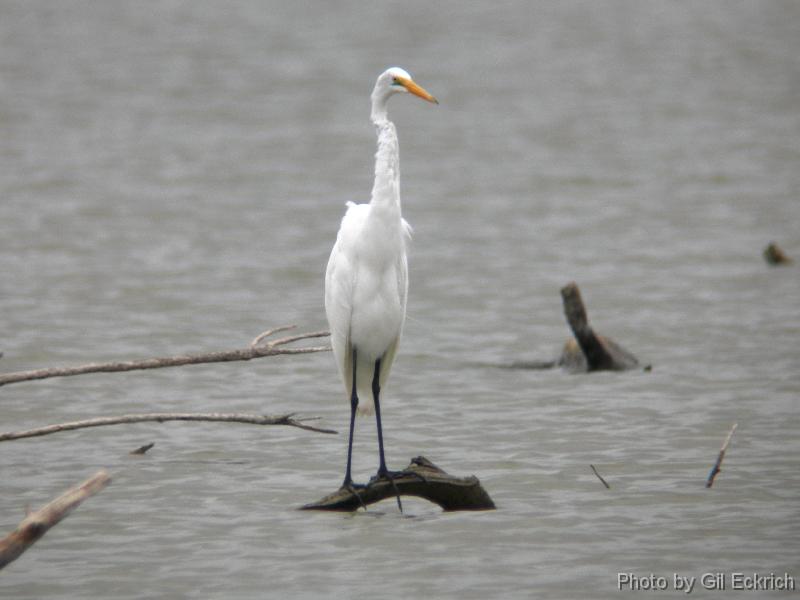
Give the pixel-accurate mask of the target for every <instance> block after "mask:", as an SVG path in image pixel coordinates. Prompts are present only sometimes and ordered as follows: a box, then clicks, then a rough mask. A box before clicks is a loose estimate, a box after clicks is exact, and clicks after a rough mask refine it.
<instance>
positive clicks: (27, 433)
mask: <svg viewBox="0 0 800 600" xmlns="http://www.w3.org/2000/svg"><path fill="white" fill-rule="evenodd" d="M293 417H294V413H290V414H288V415H280V416H270V415H253V414H242V413H143V414H131V415H120V416H117V417H95V418H93V419H85V420H83V421H71V422H69V423H58V424H56V425H47V426H46V427H37V428H35V429H27V430H24V431H9V432H6V433H0V442H9V441H11V440H20V439H23V438H30V437H38V436H40V435H49V434H51V433H59V432H61V431H72V430H74V429H83V428H85V427H101V426H104V425H129V424H131V423H146V422H152V423H163V422H165V421H212V422H217V423H245V424H247V425H287V426H289V427H298V428H300V429H306V430H308V431H316V432H317V433H338V432H336V431H334V430H332V429H322V428H320V427H313V426H312V425H307V424H305V423H304V422H303V419H295V418H293Z"/></svg>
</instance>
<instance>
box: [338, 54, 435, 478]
mask: <svg viewBox="0 0 800 600" xmlns="http://www.w3.org/2000/svg"><path fill="white" fill-rule="evenodd" d="M407 92H410V93H412V94H414V95H416V96H418V97H420V98H422V99H424V100H427V101H428V102H433V103H436V104H438V103H439V102H438V100H436V98H434V97H433V96H432V95H431V94H429V93H428V92H427V91H425V90H424V89H423V88H422V87H420V86H419V85H417V84H416V83H414V81H413V80H412V79H411V76H410V75H409V74H408V73H407V72H406V71H404V70H403V69H400V68H398V67H392V68H391V69H388V70H386V71H384V72H383V73H381V75H380V76H379V77H378V80H377V81H376V82H375V88H374V89H373V90H372V113H371V119H372V123H373V124H374V125H375V129H376V131H377V134H378V150H377V152H376V153H375V182H374V184H373V186H372V196H371V199H370V202H369V204H355V203H354V202H348V203H347V212H346V213H345V215H344V218H342V223H341V226H340V227H339V233H338V235H337V237H336V243H335V244H334V246H333V250H331V256H330V258H329V259H328V267H327V270H326V272H325V313H326V315H327V317H328V325H329V326H330V330H331V345H332V347H333V355H334V358H335V360H336V364H337V366H338V368H339V375H340V376H341V378H342V382H343V383H344V387H345V390H346V393H347V397H348V398H349V400H350V435H349V439H348V442H347V470H346V471H345V476H344V483H343V486H345V487H352V481H353V480H352V475H351V463H352V455H353V430H354V428H355V416H356V412H357V411H358V412H361V413H371V412H372V408H373V406H374V409H375V419H376V422H377V428H378V452H379V460H380V462H379V466H378V473H377V477H378V478H380V477H388V478H390V479H391V473H390V472H389V471H388V469H387V468H386V458H385V455H384V451H383V430H382V428H381V409H380V393H381V389H383V386H384V384H385V383H386V379H387V377H388V376H389V370H390V369H391V366H392V362H393V361H394V356H395V353H396V352H397V344H398V342H399V341H400V334H401V332H402V329H403V322H404V321H405V317H406V298H407V296H408V259H407V257H406V245H407V243H408V242H409V240H410V238H411V227H410V226H409V224H408V223H407V222H406V220H405V219H403V217H402V214H401V212H400V159H399V151H398V144H397V131H396V130H395V126H394V123H392V122H391V121H390V120H389V118H388V116H387V110H386V104H387V102H388V100H389V98H390V97H391V96H392V95H394V94H397V93H407ZM359 396H360V397H361V406H360V408H359Z"/></svg>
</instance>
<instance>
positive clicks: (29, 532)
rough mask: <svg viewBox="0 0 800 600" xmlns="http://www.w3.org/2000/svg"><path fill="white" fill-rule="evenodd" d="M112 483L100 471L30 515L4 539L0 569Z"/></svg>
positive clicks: (107, 476) (103, 472)
mask: <svg viewBox="0 0 800 600" xmlns="http://www.w3.org/2000/svg"><path fill="white" fill-rule="evenodd" d="M110 482H111V477H110V476H109V475H108V473H106V472H105V471H98V472H97V473H95V474H94V475H93V476H92V477H90V478H89V479H87V480H86V481H84V482H83V483H81V484H80V485H78V486H75V487H74V488H72V489H70V490H68V491H66V492H64V493H63V494H61V495H60V496H59V497H58V498H56V499H55V500H53V501H52V502H50V503H49V504H47V505H46V506H44V507H42V508H40V509H39V510H37V511H35V512H32V513H30V514H29V515H28V516H27V517H25V518H24V519H23V520H22V522H20V524H19V525H18V526H17V528H16V529H15V530H14V531H12V532H11V533H9V534H8V535H7V536H6V537H5V538H3V539H0V569H2V568H3V567H5V566H6V565H7V564H8V563H10V562H11V561H13V560H16V559H17V558H19V557H20V555H22V553H23V552H25V551H26V550H27V549H28V548H30V547H31V546H32V545H33V544H35V543H36V542H37V541H38V540H39V539H40V538H41V537H42V536H43V535H44V534H45V533H47V531H48V530H49V529H50V528H51V527H53V526H54V525H56V524H57V523H58V522H59V521H61V520H62V519H63V518H64V517H66V516H67V515H68V514H69V513H70V512H72V511H73V510H74V509H75V508H77V507H78V505H79V504H80V503H81V502H83V501H84V500H86V499H87V498H89V497H91V496H93V495H95V494H96V493H97V492H99V491H100V490H102V489H103V488H105V487H106V486H107V485H108V484H109V483H110Z"/></svg>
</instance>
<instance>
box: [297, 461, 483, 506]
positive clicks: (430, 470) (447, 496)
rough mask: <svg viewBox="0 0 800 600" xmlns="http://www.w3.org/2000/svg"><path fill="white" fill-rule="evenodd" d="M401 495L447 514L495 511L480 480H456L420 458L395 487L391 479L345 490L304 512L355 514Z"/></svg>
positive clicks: (397, 480) (411, 464) (457, 478)
mask: <svg viewBox="0 0 800 600" xmlns="http://www.w3.org/2000/svg"><path fill="white" fill-rule="evenodd" d="M398 494H399V495H400V496H417V497H419V498H424V499H425V500H428V501H430V502H433V503H434V504H438V505H439V506H441V507H442V509H444V510H446V511H455V510H491V509H493V508H495V505H494V502H493V501H492V499H491V498H490V497H489V494H488V493H486V490H484V489H483V486H481V483H480V481H478V478H477V477H475V476H474V475H473V476H471V477H454V476H452V475H449V474H447V473H445V472H444V471H443V470H442V469H440V468H439V467H437V466H436V465H435V464H433V463H432V462H431V461H429V460H428V459H427V458H425V457H423V456H418V457H417V458H414V459H412V460H411V463H410V464H409V465H408V467H406V468H405V469H404V470H403V471H402V474H401V475H400V476H399V477H395V478H394V484H393V483H392V481H390V480H389V479H378V480H371V481H370V482H369V483H368V484H367V485H366V487H363V488H357V489H355V490H353V489H347V488H344V487H342V488H339V489H338V490H337V491H335V492H334V493H332V494H330V495H328V496H325V497H324V498H322V499H321V500H318V501H317V502H312V503H311V504H306V505H305V506H303V507H301V510H329V511H344V512H352V511H355V510H358V509H359V508H360V507H362V506H363V507H364V508H366V506H367V505H369V504H374V503H375V502H380V501H381V500H385V499H386V498H395V497H396V496H397V495H398Z"/></svg>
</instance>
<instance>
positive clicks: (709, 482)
mask: <svg viewBox="0 0 800 600" xmlns="http://www.w3.org/2000/svg"><path fill="white" fill-rule="evenodd" d="M738 426H739V424H738V423H734V424H733V427H731V430H730V431H729V432H728V435H727V437H726V438H725V441H724V442H722V448H720V449H719V454H718V455H717V460H716V462H715V463H714V466H713V467H711V472H710V473H709V474H708V478H707V479H706V487H707V488H710V487H711V486H712V485H714V478H715V477H716V476H717V473H719V472H720V471H721V470H722V459H724V458H725V452H727V451H728V446H729V445H730V443H731V438H732V437H733V432H734V431H736V428H737V427H738Z"/></svg>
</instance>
